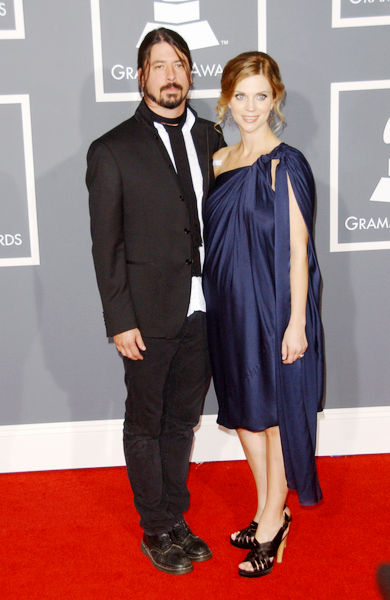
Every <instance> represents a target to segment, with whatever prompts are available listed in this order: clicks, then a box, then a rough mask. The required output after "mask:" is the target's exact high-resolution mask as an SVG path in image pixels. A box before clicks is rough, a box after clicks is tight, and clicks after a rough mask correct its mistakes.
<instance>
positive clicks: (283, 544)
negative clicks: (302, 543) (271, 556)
mask: <svg viewBox="0 0 390 600" xmlns="http://www.w3.org/2000/svg"><path fill="white" fill-rule="evenodd" d="M286 545H287V536H286V537H285V538H284V540H282V541H281V542H280V546H279V548H278V551H277V553H276V562H278V563H281V562H282V560H283V552H284V549H285V547H286Z"/></svg>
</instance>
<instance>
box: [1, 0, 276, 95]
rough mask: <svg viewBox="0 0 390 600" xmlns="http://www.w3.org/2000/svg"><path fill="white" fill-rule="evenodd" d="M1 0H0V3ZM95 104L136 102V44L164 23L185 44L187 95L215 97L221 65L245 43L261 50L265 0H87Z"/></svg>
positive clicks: (264, 35)
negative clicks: (189, 77) (189, 75)
mask: <svg viewBox="0 0 390 600" xmlns="http://www.w3.org/2000/svg"><path fill="white" fill-rule="evenodd" d="M1 1H2V0H0V2H1ZM90 2H91V23H92V40H93V57H94V74H95V91H96V101H97V102H127V101H129V100H131V101H135V102H139V100H140V96H139V92H138V82H137V47H139V45H140V43H141V41H142V39H143V38H144V37H145V35H146V34H147V33H148V32H149V31H151V30H152V29H156V28H159V27H166V28H167V29H173V30H175V31H176V32H177V33H179V34H180V35H181V36H182V37H183V38H184V39H185V40H186V42H187V43H188V46H189V47H190V50H191V52H192V58H193V61H194V62H193V76H194V85H193V88H192V89H191V98H192V99H196V98H217V97H218V96H219V87H220V81H221V74H222V70H223V66H224V65H225V64H226V63H227V61H228V60H229V59H230V58H231V57H232V56H236V55H237V54H239V53H240V52H242V47H243V46H242V44H243V37H244V38H245V47H247V48H259V49H260V50H264V51H266V23H267V20H266V3H267V0H245V10H244V9H243V6H242V4H243V3H239V2H237V1H236V0H226V3H223V2H220V1H219V0H218V2H217V1H215V0H213V1H212V2H207V0H144V1H143V2H133V1H132V0H90Z"/></svg>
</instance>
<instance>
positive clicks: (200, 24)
mask: <svg viewBox="0 0 390 600" xmlns="http://www.w3.org/2000/svg"><path fill="white" fill-rule="evenodd" d="M199 5H200V2H199V0H184V1H182V0H161V1H158V2H154V19H155V22H153V23H147V24H146V25H145V27H144V30H143V32H142V33H141V35H140V38H139V40H138V43H137V48H138V47H139V45H140V44H141V42H142V40H143V39H144V37H145V35H146V34H147V33H149V31H152V29H157V28H158V27H167V28H168V29H172V30H173V31H176V32H177V33H179V34H180V35H181V36H182V37H183V38H184V39H185V40H186V42H187V44H188V46H189V48H190V50H198V49H199V48H210V47H211V46H219V42H218V40H217V38H216V36H215V34H214V32H213V30H212V29H211V27H210V24H209V22H208V21H201V19H200V6H199Z"/></svg>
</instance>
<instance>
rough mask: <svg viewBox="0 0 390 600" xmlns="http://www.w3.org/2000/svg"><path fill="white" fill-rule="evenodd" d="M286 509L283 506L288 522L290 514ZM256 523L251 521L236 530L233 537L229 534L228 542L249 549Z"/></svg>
mask: <svg viewBox="0 0 390 600" xmlns="http://www.w3.org/2000/svg"><path fill="white" fill-rule="evenodd" d="M286 509H288V506H285V507H284V509H283V514H284V518H285V520H286V521H287V522H288V523H291V521H292V517H291V515H289V514H287V513H286ZM257 527H258V523H257V522H256V521H251V522H250V523H249V525H248V527H245V528H244V529H241V530H240V531H238V532H237V535H236V537H235V538H232V536H230V543H231V544H232V545H233V546H236V548H243V549H244V550H250V549H251V548H252V546H253V540H254V539H255V535H256V531H257Z"/></svg>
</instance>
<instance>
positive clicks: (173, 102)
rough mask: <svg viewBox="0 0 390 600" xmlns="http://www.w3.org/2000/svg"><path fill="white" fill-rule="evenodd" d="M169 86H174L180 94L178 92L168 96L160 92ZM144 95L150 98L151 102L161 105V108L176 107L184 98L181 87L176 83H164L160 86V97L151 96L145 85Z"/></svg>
mask: <svg viewBox="0 0 390 600" xmlns="http://www.w3.org/2000/svg"><path fill="white" fill-rule="evenodd" d="M169 88H176V89H177V90H179V91H180V92H181V94H179V95H178V96H177V95H176V94H175V95H173V94H169V95H168V96H165V97H163V96H162V92H163V91H164V90H167V89H169ZM144 95H145V96H146V97H147V98H149V100H152V101H153V102H155V103H156V104H158V106H162V107H163V108H177V107H178V106H180V104H181V103H182V102H183V100H184V97H183V87H182V86H181V85H179V84H178V83H170V84H169V85H165V86H163V87H162V88H160V98H156V96H153V94H152V93H151V92H149V90H148V86H147V85H145V87H144Z"/></svg>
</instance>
